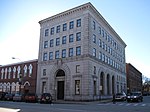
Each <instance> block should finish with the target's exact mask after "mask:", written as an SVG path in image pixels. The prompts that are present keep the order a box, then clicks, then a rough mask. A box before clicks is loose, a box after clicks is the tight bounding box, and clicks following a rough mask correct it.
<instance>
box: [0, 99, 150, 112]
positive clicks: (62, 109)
mask: <svg viewBox="0 0 150 112" xmlns="http://www.w3.org/2000/svg"><path fill="white" fill-rule="evenodd" d="M0 108H7V109H8V108H9V109H20V110H21V112H149V109H150V96H146V97H144V101H143V102H140V103H136V102H135V103H127V102H117V103H116V104H113V103H112V102H108V103H100V102H88V103H79V104H77V103H74V104H73V103H70V104H61V103H60V104H38V103H25V102H5V101H0ZM0 112H3V111H1V110H0ZM8 112H10V111H8ZM12 112H15V111H12Z"/></svg>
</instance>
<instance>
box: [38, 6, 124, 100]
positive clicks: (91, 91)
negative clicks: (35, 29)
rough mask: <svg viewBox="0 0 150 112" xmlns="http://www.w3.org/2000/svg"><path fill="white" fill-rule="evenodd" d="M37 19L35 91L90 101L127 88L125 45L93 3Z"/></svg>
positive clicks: (56, 98)
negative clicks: (38, 28)
mask: <svg viewBox="0 0 150 112" xmlns="http://www.w3.org/2000/svg"><path fill="white" fill-rule="evenodd" d="M39 24H40V43H39V60H38V74H37V89H36V92H37V94H41V93H44V92H48V93H51V94H52V97H53V99H55V100H78V101H91V100H98V99H99V98H100V96H101V98H103V97H107V96H112V94H114V93H117V92H122V91H126V73H125V66H126V64H125V47H126V44H125V43H124V41H123V40H122V39H121V38H120V36H119V35H118V34H117V33H116V32H115V31H114V29H113V28H112V27H111V26H110V25H109V24H108V22H107V21H106V20H105V19H104V18H103V17H102V15H101V14H100V13H99V12H98V11H97V10H96V8H95V7H94V6H93V5H92V4H91V3H86V4H83V5H81V6H78V7H75V8H72V9H70V10H67V11H64V12H62V13H59V14H56V15H54V16H51V17H49V18H46V19H43V20H41V21H39Z"/></svg>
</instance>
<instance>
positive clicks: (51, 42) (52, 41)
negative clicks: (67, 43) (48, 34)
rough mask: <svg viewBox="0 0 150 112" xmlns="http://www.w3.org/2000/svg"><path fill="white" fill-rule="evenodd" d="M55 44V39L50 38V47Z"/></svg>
mask: <svg viewBox="0 0 150 112" xmlns="http://www.w3.org/2000/svg"><path fill="white" fill-rule="evenodd" d="M53 46H54V39H51V40H50V47H53Z"/></svg>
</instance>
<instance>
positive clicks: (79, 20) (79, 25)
mask: <svg viewBox="0 0 150 112" xmlns="http://www.w3.org/2000/svg"><path fill="white" fill-rule="evenodd" d="M77 27H81V19H78V20H77Z"/></svg>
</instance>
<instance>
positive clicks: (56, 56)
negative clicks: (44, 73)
mask: <svg viewBox="0 0 150 112" xmlns="http://www.w3.org/2000/svg"><path fill="white" fill-rule="evenodd" d="M55 59H59V51H56V52H55Z"/></svg>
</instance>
